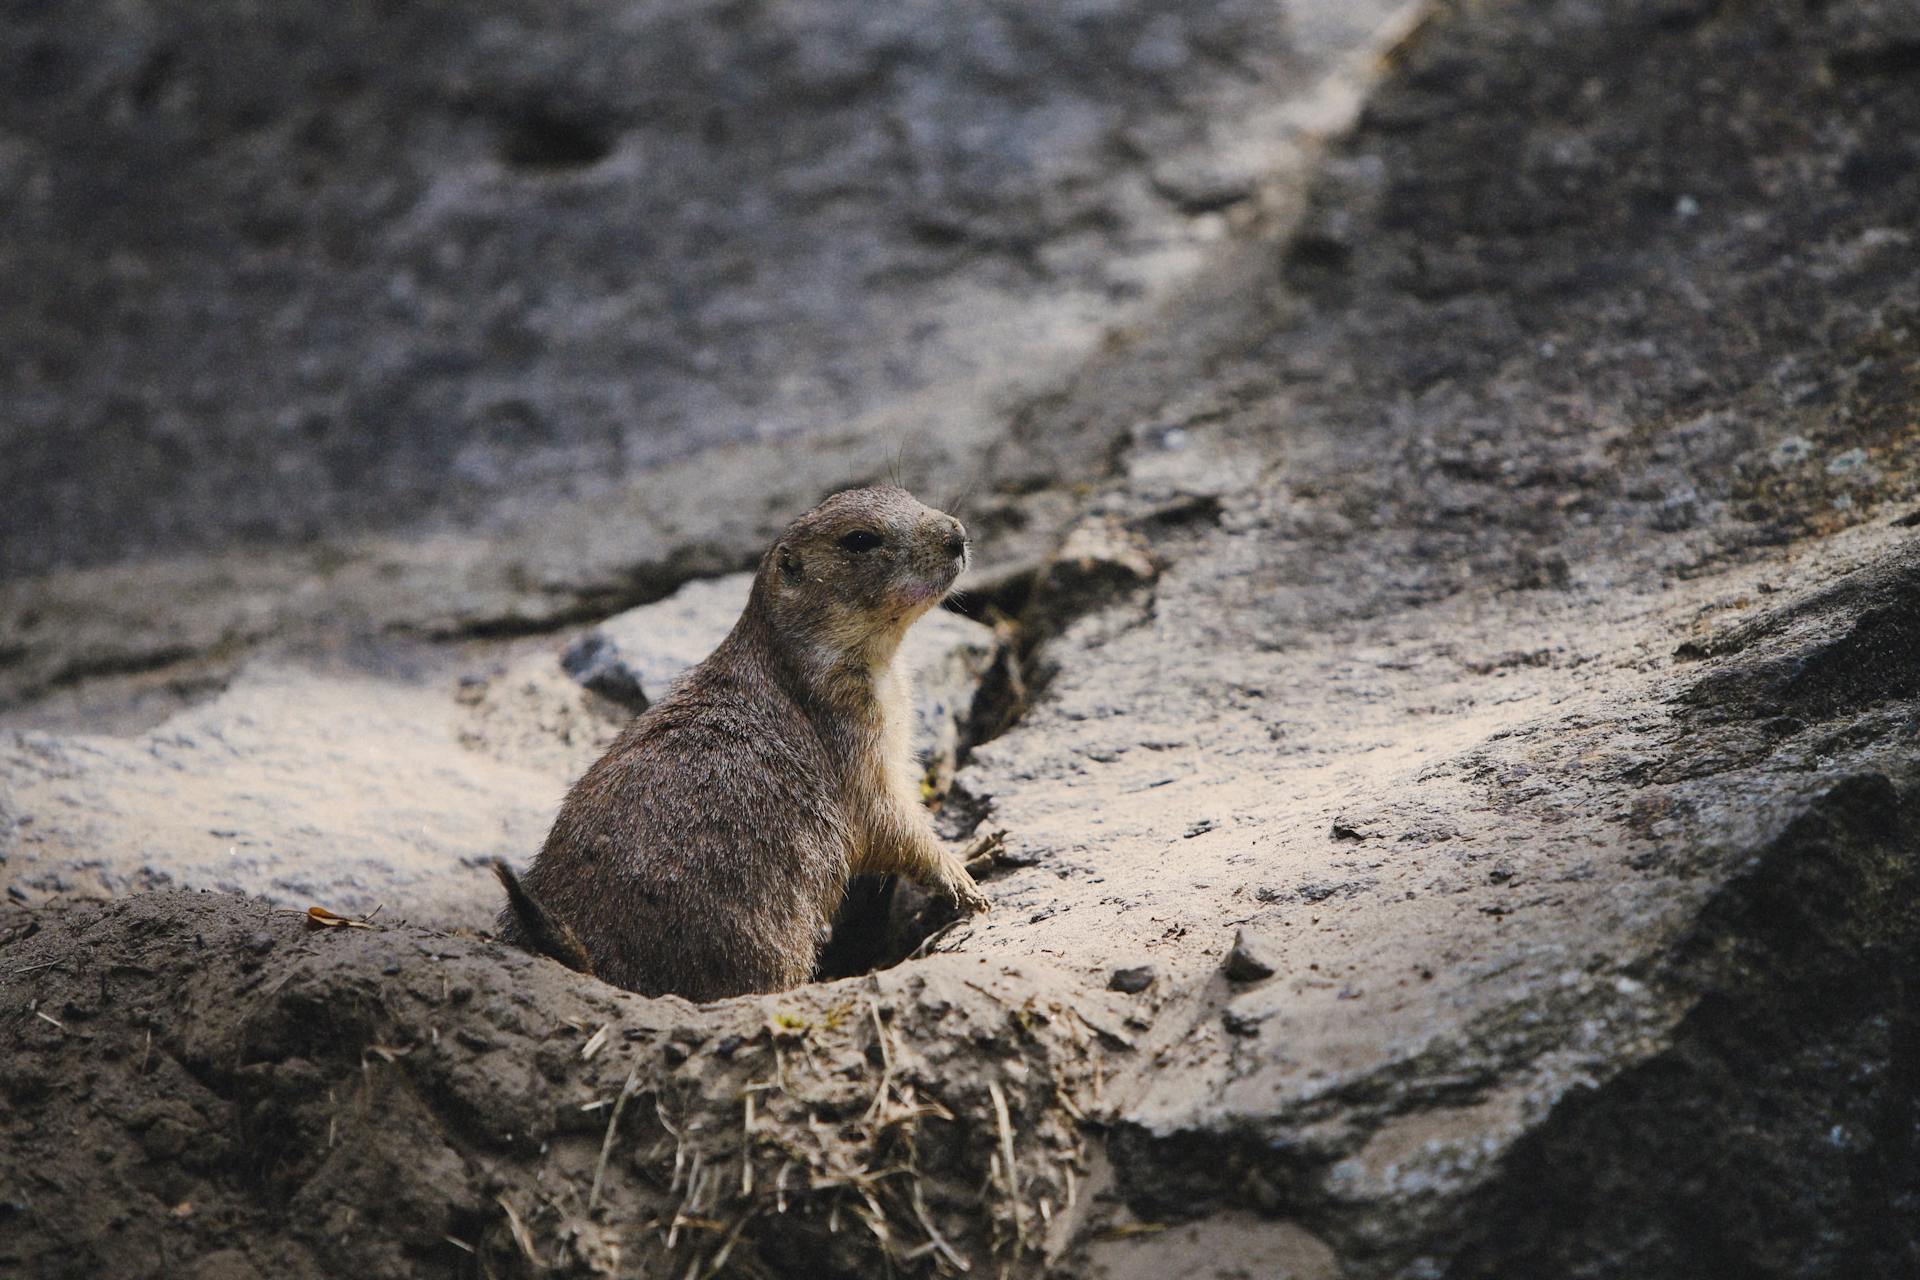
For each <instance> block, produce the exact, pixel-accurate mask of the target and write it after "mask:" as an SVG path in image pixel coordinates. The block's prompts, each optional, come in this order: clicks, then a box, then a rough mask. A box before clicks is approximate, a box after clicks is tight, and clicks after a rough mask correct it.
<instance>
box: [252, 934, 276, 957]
mask: <svg viewBox="0 0 1920 1280" xmlns="http://www.w3.org/2000/svg"><path fill="white" fill-rule="evenodd" d="M247 950H249V951H251V952H253V954H255V955H257V956H263V955H265V954H267V952H269V951H271V950H273V935H272V934H270V933H254V934H249V935H247Z"/></svg>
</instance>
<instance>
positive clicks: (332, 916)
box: [307, 907, 373, 929]
mask: <svg viewBox="0 0 1920 1280" xmlns="http://www.w3.org/2000/svg"><path fill="white" fill-rule="evenodd" d="M307 923H308V924H316V925H321V926H324V927H325V928H328V929H339V928H343V927H344V928H348V929H371V928H373V926H372V925H371V924H368V923H367V922H366V921H365V920H350V919H348V918H347V917H346V916H343V915H341V914H340V913H339V912H337V911H329V910H327V909H326V908H325V907H308V908H307Z"/></svg>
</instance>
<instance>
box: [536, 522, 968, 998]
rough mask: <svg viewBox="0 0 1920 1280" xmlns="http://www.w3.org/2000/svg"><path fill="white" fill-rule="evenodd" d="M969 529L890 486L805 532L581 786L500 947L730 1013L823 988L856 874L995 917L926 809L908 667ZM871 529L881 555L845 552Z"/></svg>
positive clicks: (791, 539)
mask: <svg viewBox="0 0 1920 1280" xmlns="http://www.w3.org/2000/svg"><path fill="white" fill-rule="evenodd" d="M965 533H966V531H965V529H964V528H962V526H961V525H960V522H959V521H957V520H955V519H953V517H951V516H948V515H945V514H943V513H942V512H938V511H934V510H932V509H930V508H928V507H924V506H922V505H921V504H920V503H918V502H916V501H915V500H914V499H913V497H912V496H911V495H909V494H908V493H907V492H906V491H905V490H902V489H896V488H891V487H883V488H872V489H854V490H849V491H848V492H845V493H839V494H835V495H834V496H833V497H831V498H829V499H827V500H826V501H825V502H823V503H821V504H820V505H819V506H818V507H815V508H814V509H813V510H812V511H809V512H808V513H807V514H806V515H804V516H802V517H800V518H799V519H798V520H796V521H794V522H793V524H792V525H790V526H789V527H788V528H787V530H786V532H784V533H783V534H781V535H780V538H779V540H778V541H776V542H775V543H774V544H773V546H772V547H771V548H770V549H769V550H768V551H767V553H766V555H765V556H764V557H762V558H761V561H760V568H759V571H758V572H757V573H756V574H755V576H754V583H753V594H752V596H751V597H750V598H749V600H748V602H747V607H746V610H745V612H743V613H742V614H741V615H740V620H739V621H738V622H737V623H735V624H734V628H733V630H732V632H730V633H729V634H728V636H727V638H726V639H725V640H723V641H721V643H720V646H719V648H717V649H715V650H714V652H713V655H712V656H711V657H709V658H708V659H707V660H706V661H705V662H703V663H701V664H700V665H699V666H698V667H695V668H694V669H693V670H692V671H691V672H689V673H688V674H687V675H686V676H685V677H684V678H683V679H682V680H681V681H680V682H679V683H678V684H677V685H675V687H674V688H673V690H672V692H670V693H669V694H668V695H667V696H666V697H665V698H663V699H662V700H661V701H660V702H658V703H657V704H655V705H654V706H653V707H651V708H649V709H648V710H647V711H646V712H645V713H644V714H642V715H641V716H640V717H638V718H637V719H636V720H634V721H633V722H632V723H631V724H630V725H628V726H627V728H626V729H625V730H624V731H623V732H622V733H621V734H620V736H619V737H618V738H617V739H616V740H615V741H614V743H613V746H612V747H611V748H609V749H608V751H607V753H606V755H604V756H602V757H601V758H600V760H599V761H598V762H596V763H595V764H594V765H593V766H592V767H591V768H589V769H588V770H587V772H586V773H585V774H584V775H583V776H582V777H581V779H580V781H579V782H578V783H576V784H575V785H574V788H573V790H572V791H571V792H570V793H569V794H568V796H567V798H566V800H565V802H564V803H563V804H562V805H561V807H560V815H559V818H558V819H557V820H556V821H555V822H554V824H553V831H552V832H551V833H550V834H549V835H548V836H547V842H546V845H545V846H544V847H543V848H542V849H541V851H540V855H539V857H537V858H536V859H534V863H533V866H532V867H531V868H529V869H528V871H527V874H526V877H525V885H524V888H523V890H522V892H523V894H524V895H525V898H526V902H524V903H522V904H520V906H519V907H518V908H516V905H515V899H514V898H513V897H512V896H510V897H509V902H508V907H507V909H506V910H505V911H504V912H502V913H501V917H500V936H501V937H502V938H503V939H505V940H507V941H509V942H513V943H515V944H517V945H520V946H524V947H527V948H529V949H532V950H543V949H544V950H547V951H548V953H549V954H555V956H556V958H558V959H561V960H562V962H563V963H569V964H572V965H573V967H576V968H577V967H580V966H579V965H578V964H576V963H574V961H575V960H577V959H579V958H580V957H579V956H577V955H568V954H566V953H567V952H568V951H569V950H570V949H569V948H568V947H565V946H558V947H557V951H556V946H557V944H554V943H552V942H545V945H544V946H543V940H546V939H551V938H554V937H558V936H560V931H562V930H564V931H567V933H569V934H570V935H571V936H572V938H573V939H574V941H575V942H576V943H577V944H578V946H579V948H580V950H581V951H582V952H584V955H585V958H586V959H587V961H588V963H589V965H590V968H591V972H593V973H594V974H595V975H597V976H598V977H600V978H603V979H605V980H606V981H608V982H611V983H614V984H616V985H618V986H622V987H626V988H628V989H630V990H633V991H638V992H641V993H643V994H647V995H663V994H667V993H673V994H676V995H681V996H685V997H687V998H688V999H690V1000H716V999H719V998H721V997H724V996H731V995H741V994H745V993H748V992H759V991H779V990H783V989H785V988H787V987H792V986H795V985H797V984H799V983H801V982H805V981H806V980H807V978H808V977H809V976H810V974H811V973H812V970H813V963H814V952H815V947H816V945H817V942H818V939H819V938H820V937H821V936H823V935H824V933H825V932H826V929H827V926H828V924H829V922H830V921H831V920H832V919H833V913H834V909H835V908H836V907H837V906H838V904H839V902H840V898H841V895H842V893H843V892H844V891H845V889H846V884H847V880H848V878H849V877H850V876H851V875H853V874H855V873H856V872H872V873H889V872H891V873H898V874H901V875H905V876H908V877H910V878H912V879H915V880H918V881H920V882H921V883H923V884H926V885H928V886H929V887H931V888H934V889H936V890H939V891H940V892H943V893H945V894H946V895H947V896H948V897H949V898H950V899H952V900H953V901H955V902H957V903H959V904H960V905H961V906H963V907H965V908H967V909H971V910H983V909H985V907H986V900H985V899H984V898H983V897H981V895H980V891H979V890H978V888H976V887H975V886H974V883H973V880H972V878H971V877H969V876H968V875H967V872H966V869H965V868H964V867H963V866H962V865H961V864H960V861H959V859H958V858H957V857H956V856H955V855H954V854H953V853H951V852H950V851H948V850H947V849H946V848H944V847H943V846H942V845H941V844H940V842H939V840H938V839H937V838H936V837H935V836H934V834H933V826H932V822H931V820H930V819H929V817H928V815H927V812H926V810H925V808H923V807H922V806H921V804H920V802H919V788H918V785H917V782H916V775H915V772H914V769H913V762H912V756H911V751H910V747H909V742H908V736H907V735H908V729H909V724H910V711H909V706H910V703H909V698H908V693H907V682H906V678H905V676H904V675H903V674H902V673H901V672H900V671H898V670H897V669H896V668H895V667H894V665H893V657H894V653H895V651H896V650H897V649H898V648H899V644H900V639H901V637H902V636H903V635H905V633H906V630H907V628H908V627H909V626H910V625H912V623H913V622H914V620H915V619H917V618H919V617H920V616H921V615H922V614H924V613H925V612H926V611H927V610H928V609H929V608H931V607H932V606H933V605H934V604H936V603H938V601H939V600H940V598H941V597H942V596H943V595H944V594H945V593H946V590H947V588H948V587H949V586H950V585H951V584H952V582H953V579H954V577H955V576H956V575H957V574H958V573H959V571H960V569H961V568H963V567H964V565H965V559H966V549H965ZM863 534H864V535H873V536H877V537H878V538H879V539H880V544H879V545H878V546H874V547H871V548H868V549H855V548H854V547H850V546H848V545H846V544H845V543H844V541H843V540H844V539H846V538H848V537H849V536H850V535H863ZM503 882H504V881H503ZM511 888H512V886H509V890H510V895H511Z"/></svg>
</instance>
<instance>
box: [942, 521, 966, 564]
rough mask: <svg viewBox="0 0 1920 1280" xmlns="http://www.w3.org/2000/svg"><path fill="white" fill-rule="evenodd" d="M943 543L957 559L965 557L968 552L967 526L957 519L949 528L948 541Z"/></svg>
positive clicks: (948, 551) (948, 552) (949, 553)
mask: <svg viewBox="0 0 1920 1280" xmlns="http://www.w3.org/2000/svg"><path fill="white" fill-rule="evenodd" d="M941 545H942V546H944V547H945V548H946V549H947V554H948V555H950V556H952V557H953V558H954V559H955V560H959V559H962V558H964V557H965V556H966V554H967V526H965V525H963V524H961V523H960V522H959V521H958V520H955V521H954V522H953V525H952V527H951V528H949V529H948V530H947V537H946V541H944V542H943V543H941Z"/></svg>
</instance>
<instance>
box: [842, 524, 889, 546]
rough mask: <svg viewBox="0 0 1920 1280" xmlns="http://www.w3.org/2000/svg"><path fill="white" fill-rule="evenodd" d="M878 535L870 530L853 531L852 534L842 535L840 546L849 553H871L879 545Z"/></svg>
mask: <svg viewBox="0 0 1920 1280" xmlns="http://www.w3.org/2000/svg"><path fill="white" fill-rule="evenodd" d="M880 541H881V539H880V535H879V534H877V533H875V532H874V531H873V530H871V529H855V530H854V531H853V532H852V533H848V534H842V535H841V538H840V545H841V546H843V547H845V548H846V549H847V550H849V551H871V550H873V549H874V548H875V547H877V546H879V545H880Z"/></svg>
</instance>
